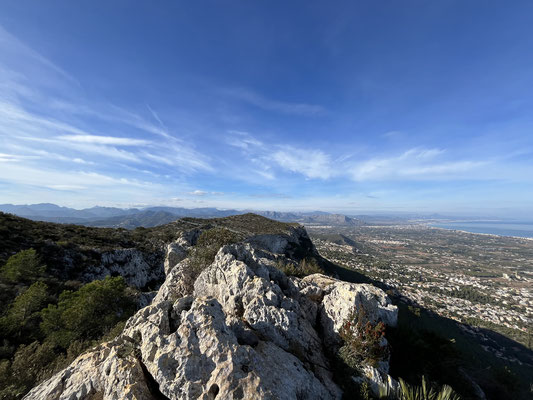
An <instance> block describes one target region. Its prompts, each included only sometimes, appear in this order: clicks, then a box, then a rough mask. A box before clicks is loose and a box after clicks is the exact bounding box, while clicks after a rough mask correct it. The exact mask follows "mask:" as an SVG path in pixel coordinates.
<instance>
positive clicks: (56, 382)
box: [24, 338, 153, 400]
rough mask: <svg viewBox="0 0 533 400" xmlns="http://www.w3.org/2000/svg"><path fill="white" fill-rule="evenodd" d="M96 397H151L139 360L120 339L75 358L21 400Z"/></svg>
mask: <svg viewBox="0 0 533 400" xmlns="http://www.w3.org/2000/svg"><path fill="white" fill-rule="evenodd" d="M97 394H100V395H102V397H103V398H104V399H107V400H140V399H152V398H153V397H152V395H151V393H150V390H149V388H148V384H147V382H146V378H145V373H144V371H143V367H142V365H141V363H140V361H139V360H138V359H137V358H136V357H135V355H134V354H133V352H132V351H131V346H129V345H128V343H127V342H126V341H124V339H122V338H118V339H116V340H114V341H112V342H109V343H106V344H103V345H100V346H98V347H97V348H96V349H94V350H92V351H90V352H88V353H85V354H83V355H81V356H79V357H78V358H77V359H76V360H74V362H72V364H70V365H69V366H68V367H67V368H65V369H64V370H62V371H61V372H59V373H57V374H56V375H54V376H53V377H52V378H51V379H49V380H48V381H46V382H45V384H41V385H39V386H37V387H35V388H34V389H32V390H31V391H30V392H29V393H28V394H27V395H26V396H25V397H24V399H28V400H29V399H32V400H33V399H35V400H43V399H46V400H73V399H84V398H86V397H88V396H90V395H97Z"/></svg>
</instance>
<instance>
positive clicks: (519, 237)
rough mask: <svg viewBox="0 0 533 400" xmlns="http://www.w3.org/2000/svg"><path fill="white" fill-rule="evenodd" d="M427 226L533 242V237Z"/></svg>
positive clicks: (428, 225) (435, 227)
mask: <svg viewBox="0 0 533 400" xmlns="http://www.w3.org/2000/svg"><path fill="white" fill-rule="evenodd" d="M426 226H427V227H429V228H433V229H443V230H445V231H453V232H461V233H469V234H471V235H483V236H493V237H502V238H512V239H524V240H530V241H533V237H528V236H513V235H498V234H496V233H483V232H471V231H465V230H464V229H454V228H443V227H442V226H433V225H430V224H426Z"/></svg>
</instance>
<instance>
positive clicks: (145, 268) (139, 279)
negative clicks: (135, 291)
mask: <svg viewBox="0 0 533 400" xmlns="http://www.w3.org/2000/svg"><path fill="white" fill-rule="evenodd" d="M109 275H111V276H119V275H120V276H122V277H124V280H125V281H126V283H127V284H128V285H129V286H134V287H136V288H139V289H140V288H144V287H147V286H149V285H150V284H153V285H154V286H155V285H157V283H160V282H162V281H163V279H164V278H165V271H164V269H163V259H162V258H161V256H160V255H159V254H150V253H145V252H142V251H140V250H137V249H120V250H114V251H108V252H104V253H102V254H101V257H100V262H99V263H95V264H92V265H89V266H87V267H86V268H85V269H84V270H83V272H82V273H81V276H80V277H79V279H80V280H81V281H84V282H91V281H94V280H96V279H104V278H105V277H106V276H109Z"/></svg>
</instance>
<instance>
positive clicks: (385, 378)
mask: <svg viewBox="0 0 533 400" xmlns="http://www.w3.org/2000/svg"><path fill="white" fill-rule="evenodd" d="M360 372H361V375H362V376H358V377H354V378H353V380H354V382H356V383H362V382H367V383H368V385H369V386H370V390H371V392H372V394H374V396H376V397H379V396H380V392H381V391H384V392H385V393H397V392H398V389H399V386H400V384H399V383H398V381H397V380H396V379H394V378H393V377H391V376H390V375H389V374H387V373H384V372H382V371H380V370H379V369H378V368H374V367H372V366H370V365H365V366H364V367H363V368H362V369H361V371H360Z"/></svg>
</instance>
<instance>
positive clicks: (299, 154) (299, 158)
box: [272, 148, 334, 179]
mask: <svg viewBox="0 0 533 400" xmlns="http://www.w3.org/2000/svg"><path fill="white" fill-rule="evenodd" d="M272 159H273V160H274V161H276V162H277V163H278V164H279V165H280V166H281V167H282V168H284V169H287V170H289V171H292V172H296V173H300V174H302V175H304V176H305V177H307V178H320V179H328V178H331V177H332V176H333V175H334V171H333V169H332V166H331V159H330V156H329V155H328V154H326V153H324V152H322V151H320V150H312V149H307V150H306V149H296V148H286V149H284V150H278V151H276V152H275V153H274V154H273V155H272Z"/></svg>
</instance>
